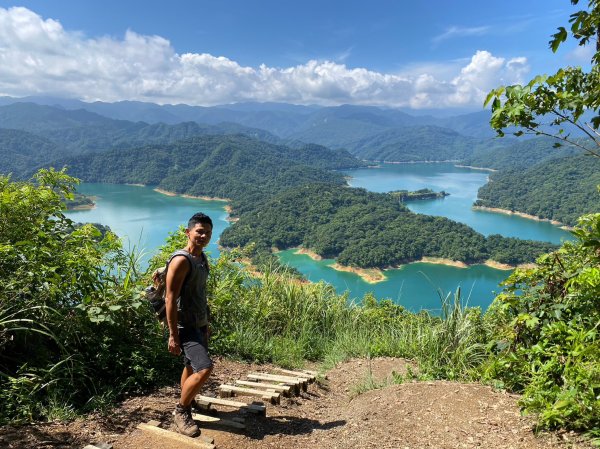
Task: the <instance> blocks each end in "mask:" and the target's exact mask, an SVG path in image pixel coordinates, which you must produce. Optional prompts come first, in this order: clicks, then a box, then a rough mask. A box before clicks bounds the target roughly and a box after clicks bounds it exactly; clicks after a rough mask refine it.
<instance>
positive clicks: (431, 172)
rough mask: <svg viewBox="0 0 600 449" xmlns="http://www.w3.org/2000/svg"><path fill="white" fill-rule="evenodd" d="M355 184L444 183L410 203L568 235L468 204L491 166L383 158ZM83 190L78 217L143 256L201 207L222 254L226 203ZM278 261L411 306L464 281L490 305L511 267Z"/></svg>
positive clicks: (357, 175) (106, 188) (435, 305)
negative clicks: (90, 203) (377, 271)
mask: <svg viewBox="0 0 600 449" xmlns="http://www.w3.org/2000/svg"><path fill="white" fill-rule="evenodd" d="M345 174H347V175H348V176H350V177H351V179H349V183H350V185H352V186H354V187H364V188H366V189H368V190H371V191H375V192H387V191H391V190H401V189H405V190H418V189H422V188H430V189H433V190H435V191H440V190H444V191H446V192H448V193H450V196H448V197H446V198H444V199H438V200H428V201H415V202H410V203H407V205H408V207H409V208H410V209H411V210H413V211H414V212H417V213H426V214H431V215H440V216H445V217H448V218H451V219H453V220H456V221H460V222H463V223H466V224H468V225H469V226H471V227H473V228H474V229H475V230H477V231H478V232H481V233H482V234H485V235H489V234H501V235H504V236H511V237H519V238H527V239H534V240H544V241H549V242H554V243H560V242H561V241H562V240H563V239H566V238H570V234H569V233H568V232H566V231H564V230H562V229H560V228H558V227H556V226H553V225H551V224H550V223H547V222H538V221H534V220H528V219H525V218H521V217H516V216H509V215H502V214H496V213H492V212H484V211H473V210H472V209H471V205H472V204H473V202H474V201H475V199H476V197H477V190H478V188H479V187H480V186H481V185H483V184H485V182H486V181H487V176H488V175H487V173H486V172H483V171H476V170H472V169H466V168H457V167H454V166H453V165H452V164H446V163H440V164H385V165H383V166H382V167H381V168H377V169H360V170H351V171H347V172H345ZM78 190H79V191H80V192H81V193H84V194H87V195H91V196H95V197H96V208H95V209H92V210H84V211H69V212H68V214H67V215H68V216H69V217H70V218H72V219H73V220H76V221H81V222H97V223H102V224H105V225H108V226H110V228H111V229H112V230H113V231H114V232H116V233H117V234H118V235H120V236H122V237H123V238H124V242H125V247H126V248H127V247H132V246H136V247H137V248H143V249H144V250H145V251H146V254H145V256H144V257H143V258H142V262H143V263H146V262H147V260H148V259H149V257H150V256H151V253H152V252H153V251H155V250H156V249H157V248H158V247H159V246H160V245H162V244H163V243H164V241H165V239H166V237H167V235H168V233H169V232H173V231H175V230H176V229H177V227H178V226H179V225H183V224H185V222H186V220H187V219H188V218H189V217H190V216H191V215H193V214H194V213H195V212H197V211H203V212H205V213H207V214H208V215H210V216H211V218H212V219H213V222H214V225H215V227H214V231H213V241H212V243H211V244H210V245H209V246H208V252H210V253H211V255H212V256H218V253H219V250H218V247H217V244H216V242H217V240H218V238H219V236H220V235H221V233H222V232H223V230H224V229H225V228H226V227H227V226H228V225H229V223H228V222H227V213H226V211H225V205H226V203H224V202H219V201H204V200H198V199H191V198H183V197H178V196H166V195H163V194H160V193H158V192H155V191H154V190H152V189H151V188H149V187H140V186H128V185H111V184H82V185H81V186H80V187H79V189H78ZM278 254H279V256H280V258H281V260H282V261H284V262H286V263H288V264H290V265H291V266H293V267H295V268H297V269H298V270H300V271H301V272H302V273H303V274H304V275H305V276H306V277H307V278H308V279H309V280H311V281H314V282H318V281H320V280H324V281H326V282H329V283H331V284H332V285H333V286H334V287H335V288H336V290H337V291H338V292H340V293H343V292H345V291H348V292H349V296H350V298H356V299H360V298H362V297H363V296H364V294H365V293H368V292H372V293H374V294H375V296H376V297H377V298H380V299H383V298H390V299H392V300H393V301H394V302H397V303H399V304H402V305H403V306H405V307H407V308H408V309H410V310H413V311H418V310H421V309H429V310H436V309H439V307H440V293H439V292H438V290H441V292H442V293H441V295H442V296H445V295H446V294H448V293H451V292H454V291H455V290H456V289H457V288H458V287H460V288H461V291H462V297H463V298H464V299H466V300H468V303H469V305H473V306H476V305H477V306H481V307H483V308H486V307H487V306H488V305H489V304H490V303H491V301H492V300H493V298H494V296H495V292H498V291H499V290H500V288H499V287H498V283H499V282H501V281H503V280H504V279H505V278H506V277H507V276H508V274H510V271H506V270H496V269H492V268H490V267H487V266H484V265H476V266H471V267H468V268H456V267H451V266H445V265H435V264H426V263H414V264H409V265H406V266H404V267H402V268H400V269H395V270H388V271H386V272H385V273H386V277H387V279H386V280H385V281H383V282H380V283H376V284H369V283H367V282H365V281H363V280H362V279H361V278H360V277H359V276H357V275H355V274H353V273H347V272H340V271H336V270H334V269H332V268H331V267H330V265H331V264H332V263H333V261H332V260H322V261H315V260H312V259H311V258H310V257H309V256H307V255H303V254H295V252H294V250H287V251H282V252H280V253H278Z"/></svg>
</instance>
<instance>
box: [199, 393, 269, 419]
mask: <svg viewBox="0 0 600 449" xmlns="http://www.w3.org/2000/svg"><path fill="white" fill-rule="evenodd" d="M196 402H197V403H198V405H200V406H205V407H210V406H211V405H222V406H223V407H232V408H238V409H241V410H248V411H249V412H251V413H256V414H258V415H263V416H264V415H266V412H267V408H266V407H265V406H264V405H261V404H246V403H245V402H240V401H231V400H226V399H220V398H211V397H210V396H200V395H198V396H196Z"/></svg>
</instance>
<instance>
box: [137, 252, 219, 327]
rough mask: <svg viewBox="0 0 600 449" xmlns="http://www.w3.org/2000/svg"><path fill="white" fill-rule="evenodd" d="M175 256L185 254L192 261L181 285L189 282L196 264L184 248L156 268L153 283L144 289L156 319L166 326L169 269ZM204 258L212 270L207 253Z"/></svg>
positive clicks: (203, 255)
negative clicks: (163, 264) (162, 265)
mask: <svg viewBox="0 0 600 449" xmlns="http://www.w3.org/2000/svg"><path fill="white" fill-rule="evenodd" d="M175 256H185V257H186V259H187V260H188V262H189V263H190V271H188V274H187V275H186V277H185V279H184V280H183V284H181V287H182V289H183V286H184V285H185V283H186V282H187V280H188V277H189V276H190V274H191V273H192V271H191V270H192V269H193V266H194V265H193V263H192V259H191V255H190V254H189V253H188V252H187V251H183V250H179V251H175V252H174V253H173V254H172V255H171V257H170V258H169V260H168V261H167V263H166V264H165V266H164V267H160V268H157V269H156V270H154V273H152V285H150V286H148V287H146V288H145V289H144V297H145V298H146V300H147V301H148V302H149V303H150V305H151V306H152V310H154V313H155V314H156V319H157V320H158V321H160V322H161V323H162V324H163V325H164V326H167V304H166V302H165V299H166V298H165V297H166V293H167V270H168V268H169V262H170V261H171V260H172V259H173V257H175ZM202 259H203V260H204V262H205V263H206V269H207V270H210V268H209V267H208V259H207V258H206V255H205V254H204V253H202Z"/></svg>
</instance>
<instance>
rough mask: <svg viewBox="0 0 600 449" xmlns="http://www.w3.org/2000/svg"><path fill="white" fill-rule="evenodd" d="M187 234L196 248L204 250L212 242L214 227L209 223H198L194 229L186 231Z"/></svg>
mask: <svg viewBox="0 0 600 449" xmlns="http://www.w3.org/2000/svg"><path fill="white" fill-rule="evenodd" d="M185 233H186V234H187V236H188V239H189V240H190V242H192V243H193V244H194V246H197V247H200V248H204V247H205V246H206V245H208V242H210V237H211V236H212V227H211V226H210V225H209V224H208V223H196V224H195V225H194V227H193V228H191V229H186V230H185Z"/></svg>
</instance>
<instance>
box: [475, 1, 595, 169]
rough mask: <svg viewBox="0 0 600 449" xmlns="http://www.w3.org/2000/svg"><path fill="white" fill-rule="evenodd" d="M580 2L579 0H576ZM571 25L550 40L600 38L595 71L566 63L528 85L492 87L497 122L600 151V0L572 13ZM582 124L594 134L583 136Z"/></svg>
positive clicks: (489, 98)
mask: <svg viewBox="0 0 600 449" xmlns="http://www.w3.org/2000/svg"><path fill="white" fill-rule="evenodd" d="M571 3H572V4H574V5H577V4H578V3H579V0H571ZM569 23H570V24H571V26H570V29H569V31H567V29H566V28H565V27H560V28H559V29H558V32H557V33H555V34H553V35H552V38H551V40H550V42H549V45H550V48H551V49H552V51H554V52H556V51H557V50H558V48H559V47H560V45H561V44H562V43H563V42H565V41H566V40H567V38H568V35H569V34H571V36H572V37H573V38H574V39H576V40H577V41H578V44H579V45H580V46H586V45H588V44H589V43H590V41H591V40H593V39H596V52H595V53H594V54H593V56H592V58H591V67H590V70H589V71H586V70H584V69H583V68H581V67H564V68H561V69H559V70H558V71H557V72H556V73H555V74H553V75H551V76H548V75H538V76H536V77H534V78H533V79H532V80H531V81H529V83H527V84H525V85H518V84H517V85H512V86H500V87H498V88H497V89H494V90H493V91H491V92H490V93H489V94H488V96H487V98H486V100H485V103H484V104H485V105H488V104H489V103H490V102H491V107H492V118H491V121H490V123H491V125H492V127H493V128H494V129H496V131H497V132H498V134H499V135H501V136H503V135H504V132H505V130H506V128H507V127H509V126H511V125H514V126H517V127H519V128H520V129H519V130H517V131H516V132H515V133H514V134H515V135H517V136H520V135H522V134H525V133H529V134H536V135H546V136H551V137H553V138H555V139H557V142H556V144H555V146H557V147H558V146H561V145H562V144H569V145H570V146H574V147H577V148H579V149H581V150H583V151H584V152H585V153H587V154H590V155H593V156H596V157H600V133H599V131H598V128H599V127H600V94H599V92H600V67H599V65H598V64H599V63H600V2H599V1H598V0H588V10H580V11H578V12H576V13H574V14H572V15H571V17H570V19H569ZM573 130H578V131H580V132H582V133H583V134H584V135H586V136H587V137H588V138H589V139H588V140H585V141H578V140H576V139H573V138H571V132H572V131H573Z"/></svg>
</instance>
